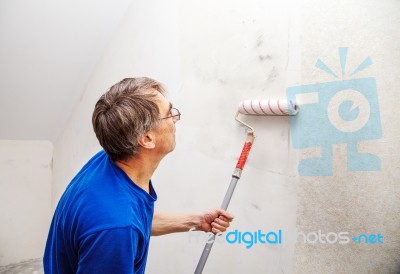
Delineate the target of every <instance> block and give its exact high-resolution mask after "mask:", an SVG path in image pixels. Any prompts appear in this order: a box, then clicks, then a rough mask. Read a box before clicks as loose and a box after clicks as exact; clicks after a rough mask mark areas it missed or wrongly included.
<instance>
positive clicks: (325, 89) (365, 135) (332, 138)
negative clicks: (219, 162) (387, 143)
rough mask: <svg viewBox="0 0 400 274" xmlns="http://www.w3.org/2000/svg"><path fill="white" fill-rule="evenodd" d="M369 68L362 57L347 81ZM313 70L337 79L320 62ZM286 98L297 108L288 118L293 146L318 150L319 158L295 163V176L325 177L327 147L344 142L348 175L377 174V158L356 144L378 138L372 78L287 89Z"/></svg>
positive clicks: (342, 56)
mask: <svg viewBox="0 0 400 274" xmlns="http://www.w3.org/2000/svg"><path fill="white" fill-rule="evenodd" d="M339 57H340V64H341V68H342V78H343V77H344V75H345V68H346V57H347V48H339ZM371 64H372V60H371V58H370V57H367V58H366V59H365V60H364V61H363V62H362V63H361V64H360V65H359V66H358V67H357V68H356V69H355V70H354V71H353V72H352V73H350V74H349V76H350V77H352V76H353V75H355V74H357V73H358V72H360V71H362V70H364V69H365V68H367V67H368V66H370V65H371ZM315 66H316V67H317V68H319V69H322V70H323V71H324V72H326V73H328V74H330V75H332V76H333V77H335V78H338V76H337V75H336V74H335V73H334V72H333V71H332V70H331V69H330V68H329V67H328V66H326V65H325V64H324V63H323V62H322V61H321V60H320V59H318V61H317V63H316V65H315ZM286 95H287V99H288V100H292V101H296V102H298V103H299V104H300V111H299V114H298V115H297V116H292V117H290V127H291V130H292V143H293V146H294V147H295V148H298V149H301V148H311V147H320V148H321V156H320V157H311V158H307V159H304V160H302V161H300V163H299V167H298V170H299V174H300V175H301V176H331V175H333V171H332V145H333V144H347V168H348V170H349V171H377V170H380V168H381V160H380V158H379V157H377V156H376V155H373V154H370V153H363V152H359V151H358V149H357V144H358V142H360V141H366V140H376V139H379V138H381V137H382V128H381V122H380V114H379V104H378V95H377V90H376V81H375V78H372V77H369V78H360V79H350V80H339V81H334V82H328V83H318V84H310V85H302V86H295V87H289V88H287V90H286Z"/></svg>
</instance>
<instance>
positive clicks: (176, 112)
mask: <svg viewBox="0 0 400 274" xmlns="http://www.w3.org/2000/svg"><path fill="white" fill-rule="evenodd" d="M169 113H170V115H169V116H168V117H164V118H160V120H164V119H168V118H172V120H173V121H174V122H177V121H179V120H180V119H181V113H180V112H179V110H178V109H177V108H171V110H170V111H169Z"/></svg>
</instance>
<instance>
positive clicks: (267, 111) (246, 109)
mask: <svg viewBox="0 0 400 274" xmlns="http://www.w3.org/2000/svg"><path fill="white" fill-rule="evenodd" d="M298 111H299V107H298V106H297V105H296V103H295V102H292V101H288V100H285V99H265V100H245V101H242V102H240V103H239V106H238V110H237V112H236V116H235V120H236V121H237V122H239V123H240V124H242V125H243V126H245V127H246V131H247V137H246V141H245V143H244V145H243V148H242V152H241V153H240V156H239V159H238V161H237V164H236V167H235V170H234V172H233V174H232V179H231V182H230V184H229V187H228V190H227V191H226V194H225V197H224V200H223V201H222V204H221V208H222V209H223V210H227V208H228V205H229V202H230V200H231V198H232V195H233V192H234V190H235V188H236V184H237V182H238V181H239V179H240V176H241V174H242V171H243V168H244V165H245V164H246V161H247V157H248V155H249V153H250V149H251V147H252V145H253V142H254V139H255V138H256V135H255V131H254V128H253V127H251V126H250V125H248V124H246V123H245V122H243V121H241V120H240V119H239V115H240V114H243V115H256V116H288V115H296V114H297V113H298ZM214 241H215V235H212V237H211V238H210V239H208V240H207V243H206V245H205V246H204V249H203V253H202V254H201V257H200V259H199V262H198V263H197V267H196V270H195V272H194V273H195V274H201V273H202V272H203V269H204V266H205V264H206V262H207V259H208V256H209V255H210V251H211V248H212V246H213V244H214Z"/></svg>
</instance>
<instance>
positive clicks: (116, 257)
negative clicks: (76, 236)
mask: <svg viewBox="0 0 400 274" xmlns="http://www.w3.org/2000/svg"><path fill="white" fill-rule="evenodd" d="M138 242H139V235H138V233H137V231H136V230H134V229H133V228H131V227H121V228H113V229H108V230H102V231H100V232H96V233H93V234H90V235H88V236H86V237H85V238H84V239H83V240H82V241H81V244H80V247H79V254H78V256H79V264H78V270H77V273H80V274H86V273H87V274H89V273H91V274H92V273H121V274H125V273H130V274H131V273H135V269H134V268H135V262H134V261H135V256H136V252H137V248H138Z"/></svg>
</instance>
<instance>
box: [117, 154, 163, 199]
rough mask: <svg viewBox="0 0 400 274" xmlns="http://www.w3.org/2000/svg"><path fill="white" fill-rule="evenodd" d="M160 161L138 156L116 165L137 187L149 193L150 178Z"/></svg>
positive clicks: (118, 162)
mask: <svg viewBox="0 0 400 274" xmlns="http://www.w3.org/2000/svg"><path fill="white" fill-rule="evenodd" d="M160 160H161V159H160ZM160 160H158V161H157V160H155V161H153V160H150V159H149V158H146V157H143V156H140V155H137V156H135V157H132V158H130V159H129V160H127V161H116V162H115V164H116V165H117V166H118V167H120V168H121V169H122V170H123V171H124V172H125V173H126V175H128V177H129V178H130V179H131V180H132V181H133V182H134V183H135V184H136V185H137V186H139V187H140V188H142V189H143V190H145V191H146V192H147V193H149V192H150V184H149V182H150V178H151V176H152V175H153V173H154V171H155V170H156V168H157V166H158V164H159V162H160Z"/></svg>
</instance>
